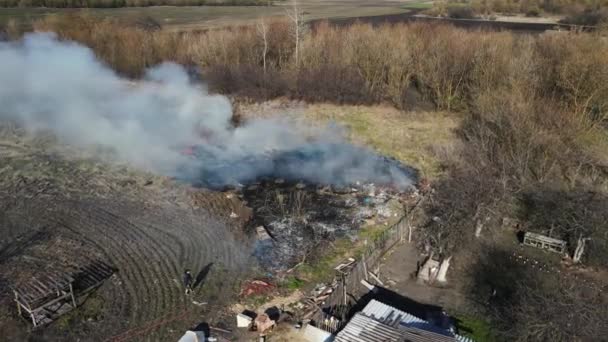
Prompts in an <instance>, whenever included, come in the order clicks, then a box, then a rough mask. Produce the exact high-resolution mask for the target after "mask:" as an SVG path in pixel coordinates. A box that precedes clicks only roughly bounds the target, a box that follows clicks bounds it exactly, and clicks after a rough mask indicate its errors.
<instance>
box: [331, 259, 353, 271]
mask: <svg viewBox="0 0 608 342" xmlns="http://www.w3.org/2000/svg"><path fill="white" fill-rule="evenodd" d="M354 264H355V259H353V258H348V259H347V261H346V262H343V263H341V264H340V265H338V266H336V267H335V268H334V269H335V270H336V271H338V272H340V273H343V274H345V273H348V271H349V270H350V269H351V268H352V267H353V265H354Z"/></svg>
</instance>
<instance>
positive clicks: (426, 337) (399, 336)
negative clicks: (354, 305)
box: [336, 300, 473, 342]
mask: <svg viewBox="0 0 608 342" xmlns="http://www.w3.org/2000/svg"><path fill="white" fill-rule="evenodd" d="M376 341H378V342H473V340H471V339H470V338H467V337H464V336H460V335H454V334H452V333H451V332H450V331H449V330H445V329H442V328H441V327H438V326H435V325H433V324H431V323H429V322H427V321H425V320H423V319H420V318H418V317H416V316H413V315H411V314H409V313H407V312H404V311H401V310H398V309H396V308H394V307H392V306H390V305H386V304H384V303H381V302H379V301H377V300H372V301H371V302H369V304H367V306H365V308H364V309H363V311H361V312H360V313H357V314H356V315H355V316H354V317H353V318H352V320H351V321H350V322H348V324H347V325H346V326H345V327H344V329H343V330H342V331H340V333H338V335H337V336H336V342H376Z"/></svg>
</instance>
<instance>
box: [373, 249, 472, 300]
mask: <svg viewBox="0 0 608 342" xmlns="http://www.w3.org/2000/svg"><path fill="white" fill-rule="evenodd" d="M418 261H422V260H421V258H420V257H419V254H418V251H417V250H416V248H415V246H414V245H413V244H408V243H404V244H401V245H398V246H397V247H395V248H394V249H393V250H391V251H390V252H389V253H388V254H387V255H386V256H385V257H384V258H383V259H382V263H381V265H380V277H381V279H382V281H384V283H385V285H386V287H387V288H389V289H391V290H393V291H395V292H397V293H399V294H401V295H403V296H405V297H408V298H410V299H413V300H415V301H417V302H419V303H421V304H429V305H437V306H441V307H444V308H446V309H448V310H449V309H450V308H459V307H462V304H463V302H464V298H463V297H462V294H460V293H459V291H458V286H459V284H458V281H457V280H454V281H453V283H450V285H448V286H447V287H444V288H439V287H432V286H428V285H424V284H419V283H418V282H417V281H416V279H415V278H414V276H413V274H414V273H415V272H416V266H417V262H418ZM448 275H449V274H448ZM448 280H451V279H448Z"/></svg>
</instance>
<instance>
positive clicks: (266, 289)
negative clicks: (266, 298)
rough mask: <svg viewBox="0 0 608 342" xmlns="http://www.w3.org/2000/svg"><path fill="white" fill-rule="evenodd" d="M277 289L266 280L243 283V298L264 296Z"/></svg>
mask: <svg viewBox="0 0 608 342" xmlns="http://www.w3.org/2000/svg"><path fill="white" fill-rule="evenodd" d="M275 288H276V286H275V285H273V284H272V283H270V282H268V281H264V280H257V279H255V280H248V281H246V282H245V283H243V286H242V288H241V296H244V297H248V296H252V295H263V294H268V293H270V292H272V291H273V290H274V289H275Z"/></svg>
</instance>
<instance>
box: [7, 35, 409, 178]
mask: <svg viewBox="0 0 608 342" xmlns="http://www.w3.org/2000/svg"><path fill="white" fill-rule="evenodd" d="M0 79H1V80H2V82H1V83H0V102H1V103H2V105H1V106H0V119H2V120H11V121H16V122H18V123H19V124H21V125H23V126H24V127H25V128H26V130H28V131H30V132H34V133H35V132H37V131H50V132H52V133H54V134H55V135H57V136H58V137H59V138H60V139H61V140H63V142H65V143H69V144H72V145H76V146H81V147H83V148H87V147H92V146H95V147H99V146H101V147H104V148H106V149H108V150H111V151H112V152H113V155H115V156H116V157H117V158H118V159H119V160H121V161H125V162H128V163H130V164H132V165H134V166H136V167H139V168H142V169H145V170H149V171H153V172H157V173H160V174H165V175H170V176H176V177H179V178H182V179H185V180H188V181H191V182H196V183H200V184H202V185H205V186H211V187H221V186H225V185H234V184H239V183H243V182H249V181H254V180H256V179H258V178H260V177H273V176H276V177H282V178H287V179H293V180H302V181H308V182H315V183H327V184H341V185H347V184H351V183H355V182H368V183H369V182H372V183H373V182H376V183H383V184H391V185H394V186H396V187H400V188H405V187H408V186H409V185H410V184H411V182H412V177H413V172H412V171H411V170H409V169H407V168H405V167H402V166H401V165H400V164H399V163H396V162H394V161H391V160H389V159H386V158H383V157H381V156H379V155H377V154H375V153H373V152H371V151H369V150H367V149H364V148H359V147H355V146H353V145H350V144H348V143H346V142H344V141H343V140H342V139H341V138H340V137H339V136H338V135H337V134H336V133H335V132H333V131H331V130H329V129H327V130H323V131H321V132H319V133H318V134H317V135H316V136H313V137H311V136H310V135H305V134H303V133H302V132H301V131H300V130H298V129H297V127H296V126H295V125H290V124H288V123H286V122H281V121H279V120H251V121H248V122H247V123H245V124H244V125H242V126H239V127H236V128H234V127H231V124H230V118H231V116H232V112H231V105H230V102H229V101H228V99H227V98H226V97H224V96H219V95H211V94H209V93H208V92H207V90H206V88H205V87H204V86H203V85H200V84H194V83H192V82H191V81H190V79H189V77H188V75H187V73H186V72H185V70H184V69H183V68H182V67H180V66H178V65H176V64H173V63H164V64H161V65H159V66H157V67H155V68H152V69H149V70H148V71H147V72H146V75H145V79H144V80H143V81H141V82H137V83H134V82H129V81H128V80H125V79H123V78H121V77H119V76H118V75H117V74H116V73H114V72H113V71H112V70H111V69H109V68H108V67H107V66H105V65H104V64H103V63H102V62H100V61H99V60H97V59H96V57H95V55H94V53H93V52H92V51H91V50H90V49H88V48H86V47H84V46H82V45H79V44H76V43H73V42H66V41H59V40H58V39H57V38H56V36H55V35H53V34H50V33H35V34H29V35H26V36H25V37H24V38H23V39H22V40H21V41H18V42H2V43H0ZM184 149H187V150H188V153H184Z"/></svg>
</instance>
